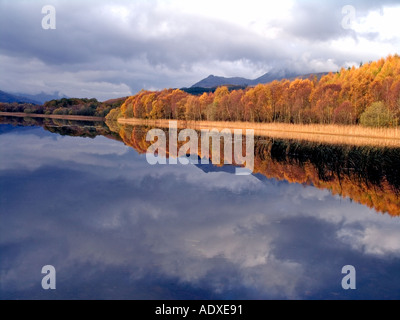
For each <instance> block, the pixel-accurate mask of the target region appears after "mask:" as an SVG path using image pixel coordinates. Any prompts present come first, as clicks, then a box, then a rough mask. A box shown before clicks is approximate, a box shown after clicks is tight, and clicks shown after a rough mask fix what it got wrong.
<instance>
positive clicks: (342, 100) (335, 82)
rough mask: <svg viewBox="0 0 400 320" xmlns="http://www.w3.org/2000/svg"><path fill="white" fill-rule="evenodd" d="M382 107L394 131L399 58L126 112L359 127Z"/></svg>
mask: <svg viewBox="0 0 400 320" xmlns="http://www.w3.org/2000/svg"><path fill="white" fill-rule="evenodd" d="M377 101H382V102H383V103H384V104H385V106H386V107H387V108H388V109H389V110H390V112H391V115H392V125H397V124H398V120H399V119H400V57H399V56H398V55H394V56H391V55H390V56H388V57H387V58H386V59H380V60H379V61H376V62H371V63H369V64H364V65H363V66H361V67H360V68H355V67H353V68H351V69H348V70H346V69H341V70H340V71H338V72H337V73H330V74H328V75H326V76H324V77H322V78H321V79H320V80H319V81H318V80H316V79H296V80H293V81H292V82H290V81H288V80H281V81H273V82H271V83H268V84H262V85H261V84H260V85H257V86H256V87H249V88H247V89H246V90H233V91H230V90H229V89H228V87H220V88H218V89H217V90H216V91H215V92H214V93H204V94H203V95H201V96H194V95H190V94H188V93H185V92H183V91H181V90H173V89H166V90H163V91H160V92H150V91H141V92H139V93H138V94H137V95H135V96H133V97H130V98H129V99H128V100H127V101H126V102H125V104H124V105H123V106H122V107H121V111H122V115H123V116H124V117H125V118H131V117H135V118H141V119H177V120H207V121H246V122H284V123H299V124H310V123H320V124H333V123H335V124H357V123H358V122H359V120H360V116H361V115H362V114H363V113H364V111H365V110H366V108H367V107H368V106H370V105H371V104H372V103H374V102H377Z"/></svg>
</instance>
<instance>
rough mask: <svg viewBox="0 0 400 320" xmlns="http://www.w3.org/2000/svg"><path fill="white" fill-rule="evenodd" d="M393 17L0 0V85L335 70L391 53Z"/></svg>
mask: <svg viewBox="0 0 400 320" xmlns="http://www.w3.org/2000/svg"><path fill="white" fill-rule="evenodd" d="M44 6H52V7H53V8H54V10H55V15H53V16H48V14H49V13H50V12H49V11H46V10H45V11H44V13H42V9H43V7H44ZM399 16H400V1H399V0H381V1H375V0H373V1H372V0H366V1H361V0H334V1H331V0H328V1H317V0H280V1H265V0H246V1H243V0H242V1H236V0H229V1H228V0H202V1H193V0H146V1H145V0H132V1H128V0H113V1H106V0H84V1H77V0H0V75H1V76H0V90H3V91H8V92H20V93H27V94H38V93H41V92H45V93H48V94H51V93H54V92H59V93H60V94H64V95H66V96H69V97H80V98H85V97H86V98H92V97H94V98H97V99H98V100H100V101H104V100H107V99H111V98H118V97H124V96H128V95H132V94H135V93H137V92H138V91H140V90H141V89H146V90H161V89H164V88H182V87H190V86H192V85H193V84H194V83H196V82H198V81H200V80H201V79H203V78H205V77H207V76H208V75H210V74H213V75H216V76H225V77H236V76H239V77H246V78H249V79H255V78H258V77H259V76H262V75H263V74H265V73H266V72H269V71H271V70H277V71H279V70H290V71H294V72H296V73H299V74H306V73H311V72H326V71H337V70H339V69H340V68H341V67H348V66H352V65H359V63H360V62H368V61H373V60H377V59H379V58H382V57H386V56H388V55H389V54H395V53H399V48H400V34H399V33H398V29H399V27H400V22H399V19H398V17H399ZM53 18H54V19H53ZM53 21H54V22H55V25H53V27H54V28H55V29H54V28H53V29H52V28H50V29H46V28H43V23H44V25H45V26H47V25H49V24H50V23H51V22H53Z"/></svg>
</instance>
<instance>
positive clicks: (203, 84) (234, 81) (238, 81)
mask: <svg viewBox="0 0 400 320" xmlns="http://www.w3.org/2000/svg"><path fill="white" fill-rule="evenodd" d="M326 74H328V72H323V73H310V74H305V75H299V74H296V73H293V72H290V71H271V72H268V73H266V74H264V75H263V76H261V77H259V78H257V79H254V80H251V79H246V78H240V77H234V78H225V77H217V76H214V75H210V76H208V77H207V78H205V79H203V80H201V81H199V82H197V83H195V84H194V85H193V86H192V87H191V88H192V89H193V88H208V89H211V88H216V87H220V86H242V87H251V86H256V85H258V84H265V83H270V82H272V81H274V80H278V81H279V80H282V79H288V80H294V79H296V78H301V79H307V78H310V77H313V76H317V78H318V79H320V78H321V77H322V76H324V75H326Z"/></svg>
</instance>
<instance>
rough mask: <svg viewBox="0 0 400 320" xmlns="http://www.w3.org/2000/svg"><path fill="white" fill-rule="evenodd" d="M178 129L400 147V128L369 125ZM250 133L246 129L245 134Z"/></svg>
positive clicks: (161, 123)
mask: <svg viewBox="0 0 400 320" xmlns="http://www.w3.org/2000/svg"><path fill="white" fill-rule="evenodd" d="M170 121H173V120H164V119H162V120H149V119H123V118H120V119H118V122H119V123H122V124H130V125H146V126H152V127H160V128H168V127H169V124H170ZM177 122H178V128H191V129H196V130H202V129H204V130H207V129H208V130H211V129H219V130H221V129H230V130H233V129H242V130H247V129H252V130H254V133H255V135H256V136H261V137H263V136H265V137H271V138H281V139H295V140H305V141H313V142H322V143H329V144H347V145H358V146H364V145H370V146H387V147H400V130H399V129H398V128H367V127H362V126H343V125H319V124H310V125H305V124H286V123H250V122H223V121H184V120H179V121H177ZM245 133H246V132H245V131H244V134H245Z"/></svg>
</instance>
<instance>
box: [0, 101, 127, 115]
mask: <svg viewBox="0 0 400 320" xmlns="http://www.w3.org/2000/svg"><path fill="white" fill-rule="evenodd" d="M125 100H126V98H120V99H114V100H108V101H105V102H99V101H97V99H78V98H70V99H68V98H63V99H59V100H51V101H48V102H46V103H45V104H44V105H33V104H27V103H22V104H18V103H0V111H3V112H24V113H26V114H27V115H29V114H44V115H73V116H95V117H105V116H106V115H107V114H109V112H110V111H111V110H113V109H115V108H119V107H121V105H122V104H123V103H124V101H125Z"/></svg>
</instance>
